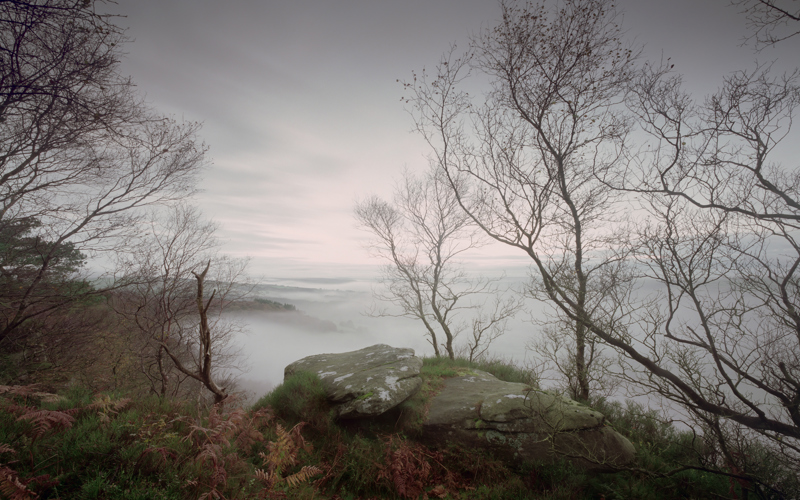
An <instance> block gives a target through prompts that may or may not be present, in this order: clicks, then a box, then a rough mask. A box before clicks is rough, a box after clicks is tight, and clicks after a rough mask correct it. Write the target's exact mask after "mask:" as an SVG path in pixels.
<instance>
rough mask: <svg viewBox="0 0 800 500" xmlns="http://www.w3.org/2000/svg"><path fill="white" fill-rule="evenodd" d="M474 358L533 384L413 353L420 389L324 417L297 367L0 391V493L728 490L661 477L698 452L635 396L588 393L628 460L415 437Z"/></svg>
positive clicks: (683, 494) (570, 494)
mask: <svg viewBox="0 0 800 500" xmlns="http://www.w3.org/2000/svg"><path fill="white" fill-rule="evenodd" d="M476 369H479V370H484V371H488V372H490V373H494V374H495V375H497V376H498V377H500V378H504V379H506V380H511V381H517V382H523V383H526V384H528V385H531V386H535V383H536V381H535V380H532V379H531V378H530V376H529V374H526V373H525V372H524V371H523V370H518V369H516V368H514V367H505V368H504V367H500V366H499V364H495V366H487V365H479V364H470V363H468V362H466V361H463V360H456V361H455V362H453V361H449V360H443V359H441V358H438V359H430V358H426V359H425V360H424V366H423V369H422V378H423V382H424V383H423V387H422V389H421V390H420V392H419V393H418V394H417V395H416V396H414V397H412V398H410V399H409V400H408V401H406V402H405V403H403V404H402V405H400V407H399V408H397V409H396V410H395V411H393V412H389V414H387V415H386V416H385V417H384V418H380V419H375V420H371V421H369V422H366V421H362V422H337V421H336V420H335V419H334V418H333V417H332V413H331V409H330V406H329V405H328V403H327V401H326V399H325V390H324V387H323V385H322V383H321V381H320V380H319V379H318V378H317V377H315V376H313V375H311V374H307V373H305V374H303V373H300V374H298V375H297V376H294V377H292V378H290V379H289V380H287V381H286V382H285V383H284V384H282V385H280V386H278V387H276V388H275V389H274V390H273V391H272V392H271V393H269V394H267V395H266V396H264V397H263V398H262V399H261V400H259V401H258V403H256V404H255V405H254V406H253V407H252V408H250V409H244V408H241V407H236V406H234V405H233V404H231V403H228V404H226V405H225V406H222V407H220V406H214V407H211V408H209V409H207V410H205V411H203V412H201V414H198V410H197V408H196V406H195V405H193V404H190V403H188V402H182V401H175V400H169V399H159V398H146V399H140V400H136V401H133V400H130V399H127V398H125V397H123V396H122V395H118V394H91V393H90V392H88V391H85V390H82V389H72V390H70V391H69V392H68V393H65V394H63V395H62V397H61V398H59V399H58V400H52V401H49V402H46V401H44V400H43V399H42V398H41V397H40V396H37V393H38V389H37V388H36V387H16V388H5V389H6V390H5V392H4V393H3V390H2V389H0V393H2V394H0V498H3V499H6V498H7V499H13V500H27V499H35V498H41V499H57V498H58V499H79V500H80V499H125V500H131V499H142V500H144V499H203V500H205V499H231V500H232V499H249V498H269V499H277V498H292V499H300V500H304V499H305V500H317V499H331V500H368V499H378V498H381V499H383V498H387V499H420V498H423V499H424V498H427V499H434V498H442V499H453V500H456V499H459V500H484V499H494V500H512V499H513V500H518V499H594V498H605V499H608V500H611V499H623V498H643V499H645V498H646V499H672V498H698V499H699V498H734V495H736V494H737V493H736V492H737V491H739V490H736V489H734V488H733V487H732V486H731V482H730V481H729V480H728V478H726V477H724V476H719V475H715V474H712V473H709V472H706V471H699V470H686V471H683V472H680V473H677V474H674V475H672V476H664V475H663V474H662V473H663V472H664V471H667V470H670V469H672V468H674V467H675V466H676V465H678V464H686V463H693V462H692V461H695V463H696V461H697V457H698V456H699V455H700V454H702V453H703V451H704V450H703V448H702V446H701V445H700V444H699V443H698V442H697V440H696V438H695V437H694V436H693V435H691V434H690V433H687V432H680V431H678V430H676V429H675V428H674V427H672V426H671V425H669V424H666V423H664V422H662V421H661V420H659V419H658V418H657V417H658V416H657V414H655V413H654V412H651V411H648V410H645V409H644V408H642V407H641V406H637V405H635V404H627V405H622V404H619V403H613V402H608V401H603V400H601V401H597V402H596V403H595V407H596V408H597V409H598V410H600V411H602V412H604V414H605V415H607V417H608V420H609V423H610V424H611V425H613V426H614V427H615V428H616V429H617V430H618V431H619V432H621V433H622V434H624V435H626V436H627V437H628V438H629V439H630V440H631V441H632V442H633V443H634V444H635V446H636V447H637V450H638V455H637V461H636V463H635V464H634V465H633V467H632V468H631V470H629V471H622V472H618V473H616V474H592V473H589V472H586V471H584V470H581V469H577V468H574V467H573V466H572V465H571V464H569V463H568V462H558V461H556V462H548V463H538V464H534V463H514V464H508V463H504V462H502V461H501V460H498V459H497V458H495V457H493V456H491V455H489V454H488V453H486V452H484V451H480V450H476V449H473V448H465V447H462V446H459V445H458V444H456V443H451V444H450V445H449V446H447V447H444V448H429V447H427V446H426V445H425V444H424V441H423V440H420V439H419V438H420V436H421V434H420V428H421V422H422V421H423V420H424V415H425V412H426V411H427V410H426V407H425V405H426V401H427V400H428V399H429V398H430V396H431V395H433V394H435V393H436V392H437V391H438V390H440V389H441V386H442V384H443V383H444V380H445V379H446V378H447V377H452V376H456V375H464V374H468V373H470V372H471V371H473V370H476ZM659 474H661V475H659ZM740 493H741V492H740ZM772 498H780V496H774V495H773V497H772Z"/></svg>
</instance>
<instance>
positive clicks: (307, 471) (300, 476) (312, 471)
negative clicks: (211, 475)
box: [283, 465, 323, 486]
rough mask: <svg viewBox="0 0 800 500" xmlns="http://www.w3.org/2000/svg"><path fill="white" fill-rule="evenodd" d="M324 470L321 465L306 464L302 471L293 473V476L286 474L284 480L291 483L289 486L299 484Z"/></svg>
mask: <svg viewBox="0 0 800 500" xmlns="http://www.w3.org/2000/svg"><path fill="white" fill-rule="evenodd" d="M322 472H323V470H322V469H320V468H319V467H315V466H313V465H306V466H305V467H303V468H302V469H300V472H297V473H295V474H292V475H291V476H286V477H284V478H283V480H284V481H285V482H287V483H289V486H297V485H298V484H300V483H304V482H306V481H308V480H309V479H311V477H312V476H316V475H317V474H322Z"/></svg>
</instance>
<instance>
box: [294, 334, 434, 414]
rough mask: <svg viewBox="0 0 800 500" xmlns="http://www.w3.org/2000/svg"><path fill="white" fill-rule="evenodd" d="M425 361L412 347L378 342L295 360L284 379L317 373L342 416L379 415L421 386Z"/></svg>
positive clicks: (335, 409) (329, 397) (336, 410)
mask: <svg viewBox="0 0 800 500" xmlns="http://www.w3.org/2000/svg"><path fill="white" fill-rule="evenodd" d="M421 368H422V360H421V359H420V358H418V357H416V356H415V355H414V350H413V349H402V348H395V347H391V346H388V345H385V344H378V345H374V346H371V347H367V348H364V349H361V350H358V351H352V352H343V353H339V354H318V355H315V356H308V357H306V358H303V359H300V360H298V361H295V362H294V363H292V364H290V365H289V366H287V367H286V369H284V371H283V375H284V379H286V378H289V377H290V376H292V374H294V373H296V372H298V371H307V372H311V373H314V374H316V375H317V376H318V377H319V378H320V379H321V380H322V382H323V384H324V385H325V388H326V390H327V394H328V401H330V402H331V403H332V404H333V405H334V411H335V412H336V416H337V417H338V418H342V419H350V418H365V417H374V416H377V415H380V414H382V413H384V412H386V411H387V410H390V409H392V408H394V407H395V406H397V405H399V404H400V403H402V402H403V401H405V400H406V399H408V398H409V397H410V396H412V395H413V394H414V393H416V392H417V391H418V390H419V388H420V386H421V385H422V379H421V378H420V377H419V371H420V369H421Z"/></svg>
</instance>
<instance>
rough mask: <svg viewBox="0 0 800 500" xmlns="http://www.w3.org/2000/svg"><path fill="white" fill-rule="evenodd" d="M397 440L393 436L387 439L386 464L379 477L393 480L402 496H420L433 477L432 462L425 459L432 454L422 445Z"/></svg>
mask: <svg viewBox="0 0 800 500" xmlns="http://www.w3.org/2000/svg"><path fill="white" fill-rule="evenodd" d="M397 441H399V442H396V440H395V438H394V437H392V436H390V437H389V438H388V439H387V441H386V465H384V466H383V467H382V468H381V470H380V472H379V473H378V478H380V479H387V480H389V481H391V482H392V483H393V484H394V487H395V489H396V490H397V493H398V494H399V495H400V496H401V497H403V498H418V497H419V496H420V495H422V494H423V493H424V492H425V485H426V484H427V483H428V482H429V480H430V478H431V464H430V463H429V462H428V461H427V460H426V459H425V457H426V456H430V454H429V453H428V452H427V450H426V449H425V448H424V447H422V446H421V445H417V444H413V445H412V444H411V443H409V442H408V441H405V440H403V439H397Z"/></svg>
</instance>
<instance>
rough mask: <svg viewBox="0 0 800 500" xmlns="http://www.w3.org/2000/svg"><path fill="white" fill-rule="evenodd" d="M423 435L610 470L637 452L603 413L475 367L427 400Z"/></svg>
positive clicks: (509, 456)
mask: <svg viewBox="0 0 800 500" xmlns="http://www.w3.org/2000/svg"><path fill="white" fill-rule="evenodd" d="M423 437H424V439H426V440H427V441H428V442H431V443H433V444H440V445H442V444H447V443H452V442H459V443H461V444H463V445H466V446H471V447H472V446H474V447H481V448H484V449H487V450H490V451H491V452H492V453H493V454H494V455H496V456H498V457H501V458H504V459H506V460H518V459H527V460H534V461H542V460H549V459H552V458H553V457H557V456H561V457H566V458H568V459H570V460H572V461H573V463H575V464H577V465H579V466H583V467H586V468H589V469H593V470H614V468H615V467H617V466H620V465H624V464H627V463H629V462H631V461H632V460H633V458H634V455H635V453H636V450H635V449H634V447H633V445H632V444H631V442H630V441H628V439H626V438H625V437H624V436H622V435H621V434H619V433H617V432H616V431H614V430H613V429H612V428H611V427H609V426H607V425H605V417H604V416H603V415H602V414H600V413H598V412H596V411H593V410H591V409H590V408H588V407H586V406H584V405H581V404H579V403H577V402H575V401H572V400H569V399H566V398H563V397H562V396H559V395H557V394H551V393H548V392H542V391H536V390H532V389H530V388H529V387H527V386H526V385H524V384H517V383H512V382H503V381H501V380H498V379H497V378H495V377H494V376H493V375H490V374H488V373H486V372H482V371H479V370H472V371H471V373H470V374H469V375H467V376H461V377H454V378H450V379H447V380H446V381H445V385H444V388H443V389H442V390H441V391H440V392H439V394H438V395H436V396H434V397H433V399H432V400H431V402H430V407H429V410H428V415H427V417H426V419H425V422H424V424H423Z"/></svg>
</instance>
